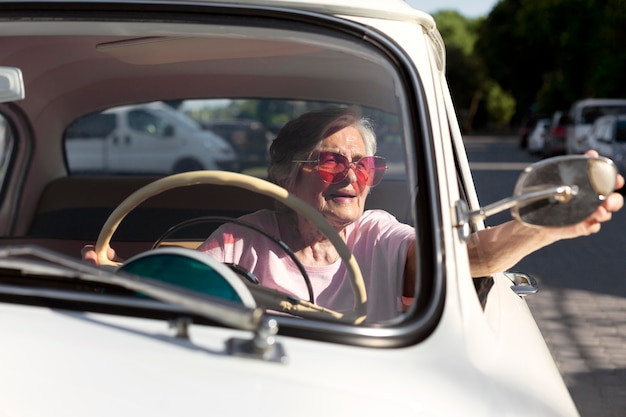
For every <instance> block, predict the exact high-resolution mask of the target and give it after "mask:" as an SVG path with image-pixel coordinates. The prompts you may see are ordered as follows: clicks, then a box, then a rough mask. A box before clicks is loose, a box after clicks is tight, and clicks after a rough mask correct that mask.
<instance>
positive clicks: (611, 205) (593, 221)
mask: <svg viewBox="0 0 626 417" xmlns="http://www.w3.org/2000/svg"><path fill="white" fill-rule="evenodd" d="M585 155H587V156H591V157H597V156H598V152H596V151H594V150H590V151H587V152H585ZM623 186H624V177H622V176H621V175H619V174H618V175H617V182H616V185H615V189H616V190H619V189H620V188H622V187H623ZM623 205H624V196H623V195H621V194H620V193H617V192H613V193H611V194H609V196H608V197H607V199H606V200H604V203H602V205H601V206H600V207H598V208H597V209H596V211H594V212H593V214H591V216H589V217H588V218H587V219H585V220H583V221H582V222H580V223H578V224H575V225H573V226H569V227H565V228H563V229H562V230H561V232H562V233H563V236H562V238H563V239H568V238H574V237H578V236H588V235H591V234H593V233H598V232H599V231H600V227H601V223H604V222H607V221H609V220H611V217H612V215H613V213H614V212H616V211H618V210H620V209H621V208H622V206H623Z"/></svg>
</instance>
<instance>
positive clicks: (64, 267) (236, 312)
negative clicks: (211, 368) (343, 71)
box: [0, 245, 265, 332]
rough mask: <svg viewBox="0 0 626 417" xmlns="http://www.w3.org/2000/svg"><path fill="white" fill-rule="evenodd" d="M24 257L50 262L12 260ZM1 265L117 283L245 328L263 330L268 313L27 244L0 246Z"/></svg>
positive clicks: (27, 271) (224, 322) (109, 283)
mask: <svg viewBox="0 0 626 417" xmlns="http://www.w3.org/2000/svg"><path fill="white" fill-rule="evenodd" d="M21 257H34V258H36V259H38V260H43V261H46V262H48V263H49V264H43V263H41V262H37V263H29V262H19V264H18V263H16V262H11V261H12V260H15V258H21ZM0 267H4V268H13V269H17V270H19V271H20V272H21V273H22V274H39V275H41V274H44V275H50V276H62V277H66V278H75V279H79V280H84V281H91V282H97V283H101V284H108V285H115V286H118V287H121V288H125V289H128V290H132V291H136V292H139V293H142V294H144V295H147V296H149V297H151V298H154V299H156V300H159V301H162V302H165V303H168V304H172V305H176V306H179V307H183V308H185V309H186V310H188V311H189V312H191V313H194V314H197V315H199V316H202V317H205V318H208V319H210V320H214V321H216V322H218V323H221V324H223V325H226V326H230V327H234V328H237V329H241V330H251V331H254V332H257V331H259V328H260V326H261V325H262V323H263V321H264V316H265V314H264V311H263V309H262V308H259V307H257V308H254V309H251V308H247V307H245V306H243V305H240V304H238V303H235V302H231V301H228V300H223V299H220V298H217V297H213V296H210V295H205V294H200V293H197V292H193V291H189V290H186V289H184V288H181V287H178V286H175V285H171V284H166V283H163V282H160V281H157V280H154V279H150V278H145V277H139V276H137V275H131V274H128V273H125V272H114V271H110V270H107V269H103V268H99V267H97V266H95V265H91V264H88V263H86V262H82V261H80V260H76V259H74V258H71V257H69V256H66V255H63V254H60V253H57V252H54V251H51V250H48V249H45V248H42V247H39V246H30V245H24V246H9V247H2V248H0Z"/></svg>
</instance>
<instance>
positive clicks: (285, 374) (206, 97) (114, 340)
mask: <svg viewBox="0 0 626 417" xmlns="http://www.w3.org/2000/svg"><path fill="white" fill-rule="evenodd" d="M0 45H1V47H0V67H1V68H0V79H1V80H2V82H1V83H0V101H1V102H2V104H0V121H1V123H2V127H3V129H2V132H3V134H2V142H1V143H2V149H0V152H1V154H0V163H1V165H0V168H1V169H0V195H1V199H0V334H2V342H1V343H0V370H1V372H0V415H2V416H20V417H31V416H64V417H72V416H81V417H84V416H90V417H95V416H111V415H115V416H138V415H141V416H172V415H177V416H192V415H198V416H205V415H217V416H276V415H283V414H298V415H304V416H319V415H322V416H342V417H344V416H387V415H389V416H393V415H396V416H441V417H444V416H445V417H449V416H494V417H502V416H509V417H511V416H520V417H528V416H533V417H538V416H577V415H578V413H577V410H576V408H575V406H574V404H573V401H572V399H571V397H570V395H569V393H568V391H567V389H566V387H565V385H564V383H563V380H562V378H561V376H560V375H559V372H558V370H557V368H556V366H555V363H554V361H553V360H552V357H551V355H550V353H549V351H548V349H547V347H546V344H545V343H544V340H543V338H542V336H541V334H540V332H539V330H538V328H537V326H536V324H535V322H534V320H533V318H532V316H531V314H530V312H529V309H528V306H527V304H526V302H525V300H524V296H525V295H527V294H532V293H534V292H535V291H536V286H535V285H534V281H533V280H532V278H530V277H528V276H525V275H524V274H521V273H512V272H508V273H498V274H495V275H493V276H486V277H482V278H472V277H471V275H470V265H469V260H468V252H467V244H468V238H469V236H470V235H471V233H472V232H474V231H476V230H478V229H480V228H483V227H484V225H483V220H484V219H485V217H487V216H489V215H491V214H494V213H497V212H500V211H502V210H505V209H511V210H512V211H513V215H514V217H515V218H517V219H518V221H524V222H528V223H531V224H536V225H538V227H542V226H546V225H555V224H561V223H563V222H570V223H572V222H577V221H580V220H581V219H583V218H585V217H586V216H587V214H588V212H589V209H590V208H591V210H593V208H594V207H596V206H597V205H598V204H599V201H600V199H601V196H602V195H603V193H605V189H610V190H612V188H611V184H610V179H611V176H612V177H613V178H614V176H615V169H614V167H613V166H612V165H611V163H610V161H608V160H605V159H603V158H586V157H584V156H568V157H558V158H556V159H549V160H544V161H541V162H539V163H537V164H536V165H533V166H532V167H529V169H527V170H526V171H524V172H523V173H522V175H521V176H520V181H519V184H518V186H517V187H516V189H515V190H511V195H512V197H511V198H510V199H505V200H503V201H500V202H489V203H492V204H489V205H487V206H484V207H482V208H481V207H480V206H479V202H478V199H477V195H476V191H475V188H474V184H473V181H472V176H471V173H470V170H469V166H468V161H467V158H466V154H465V150H464V148H463V141H462V137H461V134H460V131H459V126H458V122H457V119H456V117H455V109H454V108H453V105H452V100H451V97H450V93H449V91H448V87H447V85H446V78H445V70H446V60H445V51H444V43H443V41H442V39H441V37H440V35H439V33H438V31H437V28H436V27H435V23H434V21H433V19H432V18H431V17H430V16H429V15H427V14H425V13H422V12H420V11H417V10H414V9H413V8H412V7H410V6H409V5H408V4H406V3H405V2H403V1H399V0H395V1H394V0H386V1H384V2H383V1H374V0H371V1H356V0H335V1H331V0H317V1H313V0H311V1H306V0H302V1H294V0H291V1H282V0H245V1H235V0H233V1H229V0H219V1H212V0H199V1H178V0H136V1H135V0H129V1H106V0H100V1H98V0H87V1H80V2H74V1H62V0H59V1H38V2H29V1H19V2H10V1H3V2H1V3H0ZM156 101H163V102H165V103H167V104H168V105H170V106H172V107H173V108H174V109H176V110H177V111H181V112H185V114H186V115H188V116H189V117H192V118H195V119H196V120H198V122H200V123H203V122H205V123H208V122H211V121H212V120H218V119H219V120H224V119H227V118H228V117H230V118H231V119H233V120H235V119H237V117H242V118H245V119H252V120H256V121H258V122H259V123H262V124H263V125H264V126H265V127H266V128H267V129H270V130H271V129H279V128H280V126H281V124H282V123H284V122H285V121H286V120H289V119H290V118H292V117H295V116H297V115H299V114H301V113H302V112H304V111H306V110H310V109H316V108H319V107H321V106H325V105H329V104H334V105H340V106H341V105H353V106H359V107H360V108H361V109H362V111H363V113H364V114H365V115H366V116H368V117H369V118H371V119H372V120H373V121H374V122H375V126H376V130H377V135H378V140H379V153H380V154H381V155H382V156H385V157H386V158H387V160H388V161H389V170H388V172H387V175H386V177H385V179H384V180H383V182H382V183H381V184H380V185H379V186H378V187H376V188H375V189H373V190H372V192H371V195H370V197H369V198H368V208H380V209H385V210H387V211H389V212H390V213H392V214H393V215H394V216H396V217H397V218H398V219H399V220H401V221H403V222H406V223H408V224H411V225H412V226H413V227H414V228H415V234H416V239H417V242H418V245H417V251H418V259H419V265H418V268H417V276H416V282H417V285H416V293H415V298H414V301H413V303H412V304H411V307H410V308H408V309H407V310H406V311H402V310H400V309H399V311H398V312H397V315H396V317H394V318H393V319H392V320H387V321H384V322H371V321H368V320H367V317H365V311H366V306H367V303H368V302H371V301H372V300H375V299H376V296H377V294H375V293H367V290H366V289H365V287H364V280H368V279H376V277H363V275H362V274H361V271H360V269H359V265H358V262H356V261H355V259H353V257H352V256H351V253H350V251H349V249H348V248H347V247H346V246H345V244H344V243H343V241H342V240H341V239H340V238H338V236H337V235H333V233H332V231H333V230H332V228H330V230H329V227H328V224H327V223H324V222H323V221H321V220H320V218H321V216H320V215H319V214H318V213H317V212H316V211H315V210H312V209H311V208H310V207H309V206H307V205H306V204H303V203H302V202H301V201H299V200H298V199H295V198H292V196H290V195H288V194H287V193H286V191H285V190H284V189H282V188H280V187H278V186H276V185H273V184H271V183H269V182H267V181H266V180H265V179H264V176H265V169H266V167H265V166H258V167H248V168H247V169H246V171H245V172H226V171H191V172H184V173H180V174H175V175H173V176H163V177H161V176H143V175H142V176H138V175H132V174H128V173H126V174H124V175H117V174H113V173H110V172H92V173H90V174H89V175H86V174H84V173H81V172H73V171H72V169H71V167H70V166H68V163H67V161H68V156H67V149H68V148H67V142H66V140H69V138H68V135H67V132H68V127H69V126H71V125H72V124H73V123H74V122H75V121H77V120H79V119H80V118H82V117H85V116H87V115H90V114H97V113H100V112H104V111H106V110H107V109H110V108H114V107H117V106H122V105H131V104H133V105H134V104H140V103H148V102H156ZM120 140H124V139H123V138H120ZM207 152H211V149H210V147H208V149H207ZM141 157H142V158H148V157H149V150H146V152H145V154H144V155H142V156H141ZM607 178H609V179H608V180H607ZM607 181H608V183H609V184H608V185H607V184H606V182H607ZM613 185H614V184H613ZM274 200H278V201H280V202H282V203H283V204H285V205H288V206H289V207H291V208H292V209H294V210H298V211H300V212H302V213H303V214H304V215H306V216H309V219H310V220H311V221H312V222H314V223H315V224H317V225H318V227H319V228H320V229H321V230H322V231H323V232H324V233H327V234H328V237H329V239H331V241H332V242H333V243H334V244H335V245H336V246H337V247H338V250H339V252H340V254H341V257H342V259H343V260H344V261H345V262H346V265H347V266H346V267H347V268H348V270H349V272H350V274H349V276H350V279H351V281H350V285H351V288H352V290H353V294H354V309H353V311H349V312H347V313H345V312H344V313H340V312H336V311H329V310H327V309H322V308H320V307H319V306H317V305H316V304H315V303H314V302H313V298H311V299H300V298H297V297H294V296H292V295H290V294H283V293H280V292H278V291H271V290H269V289H267V288H264V287H261V286H259V285H253V284H250V283H249V282H247V281H246V280H245V279H244V278H242V276H243V275H245V271H243V273H240V272H241V271H237V269H236V268H232V267H228V266H226V265H223V264H221V263H217V262H215V261H212V260H211V259H210V258H208V257H207V256H204V255H202V254H200V253H199V252H197V251H195V250H193V248H195V247H197V245H198V244H199V243H200V242H202V241H203V239H204V238H206V236H207V235H208V233H210V231H211V230H212V227H214V223H215V222H216V221H223V220H224V218H231V219H232V218H236V217H238V216H240V215H242V214H245V213H249V212H252V211H255V210H258V209H261V208H267V207H272V205H273V204H274ZM86 243H95V244H96V249H97V251H98V253H99V255H102V254H103V252H104V251H105V249H106V246H107V244H109V243H110V244H111V245H112V246H113V247H115V249H116V250H117V252H118V253H119V254H120V255H121V256H122V257H123V258H124V259H128V261H126V262H124V263H123V264H122V265H117V266H101V267H96V266H93V265H91V264H87V263H85V262H84V261H82V260H81V248H82V247H83V245H85V244H86ZM286 250H287V251H289V249H288V248H286ZM164 259H169V260H170V261H167V262H164V261H163V260H164ZM155 271H157V272H155ZM198 277H200V278H199V279H196V278H198ZM297 279H300V278H297ZM302 279H304V277H303V278H302Z"/></svg>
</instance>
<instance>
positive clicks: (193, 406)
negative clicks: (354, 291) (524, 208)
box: [0, 304, 556, 417]
mask: <svg viewBox="0 0 626 417" xmlns="http://www.w3.org/2000/svg"><path fill="white" fill-rule="evenodd" d="M0 316H3V317H5V318H6V317H11V320H3V321H2V324H1V325H0V328H1V330H2V333H3V343H2V344H1V345H0V366H1V367H2V370H3V371H2V378H0V414H3V415H19V416H22V417H28V416H41V415H63V416H65V417H71V416H86V415H88V416H90V417H94V416H100V415H102V416H104V415H106V416H110V415H151V416H161V415H162V416H171V415H185V416H191V415H202V416H205V415H207V414H209V415H229V416H233V415H242V416H243V415H256V416H275V415H280V414H284V413H285V412H297V413H298V414H299V415H316V416H318V415H324V416H346V415H387V414H392V415H396V413H403V414H401V415H420V416H451V415H464V416H468V415H477V416H489V415H493V416H501V415H504V414H506V415H511V416H513V415H520V416H521V415H552V414H551V413H547V414H546V413H545V410H543V411H544V412H543V414H542V413H536V414H527V412H528V410H524V407H521V408H518V409H517V412H514V411H513V410H515V409H516V408H517V407H518V405H519V404H525V403H529V402H528V399H524V398H523V396H519V395H518V398H517V399H516V401H511V396H510V395H509V394H508V393H507V392H506V390H507V386H506V384H498V383H497V382H496V381H494V380H493V376H491V377H486V376H485V375H483V374H482V373H481V372H480V371H478V370H477V369H475V368H473V367H471V366H468V362H467V361H466V359H467V358H465V357H463V356H462V355H460V356H459V355H458V350H456V351H455V352H456V355H452V354H451V353H452V352H453V351H452V350H450V349H446V348H445V347H444V348H443V349H442V348H441V344H440V343H435V345H438V346H439V348H433V346H429V343H428V342H424V343H421V344H420V345H419V346H415V347H412V348H406V349H371V348H356V347H349V346H340V345H335V344H330V343H323V342H315V341H309V340H301V339H295V338H290V337H283V336H279V340H280V343H281V345H282V346H283V347H284V349H285V352H286V354H287V357H288V361H287V362H286V363H280V362H271V361H262V360H259V359H253V358H245V357H234V356H231V355H229V354H228V351H227V349H226V343H227V341H228V340H229V339H230V338H232V337H237V338H242V339H244V340H245V339H249V338H250V337H251V334H250V333H249V332H242V331H234V330H231V329H226V328H214V327H208V326H199V325H193V326H192V327H191V330H190V338H189V339H187V338H179V337H175V336H174V335H173V333H172V332H171V331H170V330H168V328H167V323H165V322H163V321H158V320H148V319H139V318H128V317H121V316H109V315H101V314H91V313H82V312H69V311H62V310H50V309H47V308H40V307H27V306H19V305H7V304H0ZM435 337H436V336H435ZM451 342H452V341H451ZM444 346H445V345H444ZM434 347H436V346H434ZM426 359H427V360H426ZM331 371H332V372H331ZM409 380H410V381H411V383H410V384H409V383H408V381H409ZM416 381H418V383H417V384H416ZM487 393H488V395H487ZM494 394H495V395H494ZM520 401H521V403H520ZM505 404H506V405H505ZM530 404H532V403H530ZM532 406H533V407H537V404H533V405H532ZM502 407H512V410H511V409H509V410H505V409H504V408H502ZM505 411H506V413H505ZM518 413H520V414H518ZM554 415H556V413H555V414H554Z"/></svg>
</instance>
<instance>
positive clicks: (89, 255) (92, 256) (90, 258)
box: [80, 245, 122, 265]
mask: <svg viewBox="0 0 626 417" xmlns="http://www.w3.org/2000/svg"><path fill="white" fill-rule="evenodd" d="M80 254H81V257H82V259H83V261H87V262H90V263H92V264H94V265H98V255H97V254H96V247H95V246H94V245H85V246H84V247H83V248H82V249H81V251H80ZM107 258H109V260H110V261H115V262H122V259H121V258H119V257H118V256H117V255H116V254H115V250H113V248H112V247H110V246H107Z"/></svg>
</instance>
